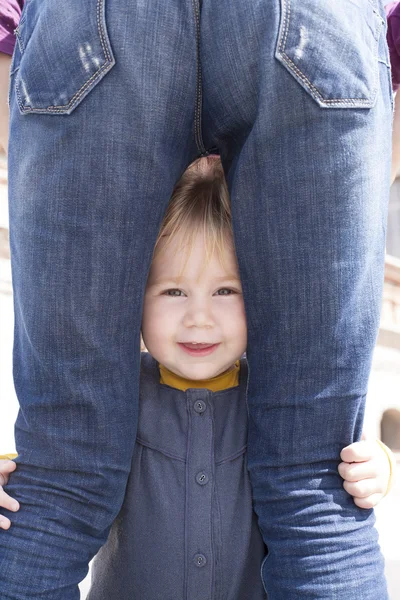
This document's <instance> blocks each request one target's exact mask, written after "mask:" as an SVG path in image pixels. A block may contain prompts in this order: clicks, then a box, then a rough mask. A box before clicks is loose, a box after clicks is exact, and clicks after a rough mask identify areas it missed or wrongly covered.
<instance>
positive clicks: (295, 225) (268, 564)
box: [0, 0, 393, 600]
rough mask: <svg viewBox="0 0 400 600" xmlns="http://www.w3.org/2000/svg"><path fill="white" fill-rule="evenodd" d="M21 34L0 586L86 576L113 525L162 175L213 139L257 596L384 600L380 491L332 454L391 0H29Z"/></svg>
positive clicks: (387, 95)
mask: <svg viewBox="0 0 400 600" xmlns="http://www.w3.org/2000/svg"><path fill="white" fill-rule="evenodd" d="M17 37H18V43H17V45H16V48H15V51H14V55H13V60H12V66H11V80H10V94H9V103H10V144H9V200H10V206H9V209H10V244H11V261H12V276H13V287H14V307H15V337H14V348H13V360H14V382H15V388H16V393H17V396H18V399H19V403H20V411H19V413H18V417H17V420H16V423H15V439H16V449H17V452H18V454H19V456H18V458H17V460H16V462H17V463H18V467H17V470H16V472H15V473H13V474H12V475H11V478H10V483H9V485H8V486H7V488H6V489H7V492H8V493H9V494H11V495H12V496H14V497H15V498H16V499H17V500H18V501H19V502H20V504H21V509H20V511H19V512H18V513H16V514H14V513H8V511H6V510H5V511H4V514H6V515H7V516H8V517H9V518H10V519H11V520H12V523H13V524H12V527H11V528H10V530H9V531H4V530H0V589H1V598H2V600H25V599H28V598H29V599H32V598H38V599H40V600H76V599H78V598H79V591H78V583H79V582H80V581H81V580H82V579H83V578H84V577H85V575H86V574H87V570H88V562H89V561H90V560H91V558H92V557H93V556H94V555H95V554H96V552H97V551H98V550H99V548H100V547H101V546H102V545H103V544H104V543H105V541H106V539H107V535H108V532H109V530H110V527H111V523H112V521H113V519H114V518H115V517H116V515H117V514H118V512H119V510H120V508H121V505H122V501H123V498H124V492H125V487H126V483H127V477H128V474H129V470H130V462H131V458H132V453H133V447H134V441H135V437H136V430H137V415H138V374H139V362H140V337H139V333H140V322H141V313H142V306H143V293H144V287H145V283H146V278H147V275H148V271H149V267H150V260H151V255H152V251H153V246H154V243H155V240H156V236H157V233H158V229H159V227H160V224H161V221H162V218H163V215H164V212H165V210H166V206H167V204H168V201H169V198H170V196H171V193H172V190H173V187H174V185H175V183H176V182H177V180H178V179H179V177H180V176H181V175H182V173H183V171H184V170H185V169H186V167H187V166H188V165H189V164H190V163H191V162H192V161H193V160H194V159H195V158H196V157H197V156H199V155H200V154H206V153H207V152H208V151H209V150H210V149H212V148H218V150H219V151H220V154H221V159H222V162H223V166H224V169H225V174H226V178H227V181H228V187H229V191H230V195H231V201H232V210H233V226H234V235H235V243H236V249H237V255H238V261H239V268H240V273H241V277H242V281H243V293H244V301H245V308H246V314H247V321H248V349H247V358H248V363H249V372H250V376H249V385H248V414H249V435H248V468H249V473H250V477H251V482H252V486H253V496H254V509H255V511H256V513H257V515H258V518H259V526H260V529H261V532H262V535H263V538H264V541H265V543H266V544H267V546H268V548H269V554H268V555H267V557H266V559H265V560H264V562H263V565H262V569H261V573H260V576H261V577H262V580H263V583H264V586H265V589H266V591H267V592H268V597H269V600H292V599H296V600H300V599H302V598H304V599H307V600H311V599H327V600H333V599H335V600H360V598H362V599H363V600H385V599H386V598H387V591H386V582H385V578H384V575H383V569H384V563H383V557H382V555H381V553H380V549H379V545H378V539H377V538H378V536H377V531H376V529H375V528H374V523H375V516H374V512H373V510H363V509H360V508H358V507H357V506H355V504H354V502H353V499H352V497H351V496H350V495H348V494H347V492H346V491H345V490H344V489H343V486H342V483H343V480H342V479H341V477H340V476H339V474H338V471H337V467H338V464H339V462H340V458H339V453H340V451H341V449H342V448H343V447H344V446H346V445H348V444H350V443H352V442H354V441H357V440H359V439H360V436H361V430H362V425H363V416H364V408H365V397H366V393H367V388H368V378H369V374H370V369H371V361H372V352H373V349H374V346H375V342H376V338H377V333H378V327H379V317H380V307H381V296H382V287H383V267H384V254H385V235H386V218H387V205H388V197H389V179H390V175H389V173H390V162H391V126H392V114H393V95H392V89H391V83H390V63H389V57H388V48H387V44H386V22H385V13H384V9H383V2H382V0H355V1H352V2H349V1H348V0H335V2H331V1H330V0H325V1H321V0H319V1H317V0H261V1H257V2H255V1H254V0H236V1H232V0H230V1H229V2H228V1H226V0H218V1H215V0H202V2H199V0H168V1H165V0H146V1H145V2H144V1H141V2H139V1H136V2H135V1H132V2H126V1H125V0H96V1H95V0H91V1H89V0H68V1H67V2H55V1H54V0H28V1H27V3H26V5H25V7H24V11H23V14H22V18H21V24H20V26H19V29H18V30H17ZM161 539H162V536H161V538H160V540H161ZM157 543H161V542H160V541H157V540H155V546H157ZM138 560H140V557H138ZM166 568H168V567H167V565H166ZM146 600H151V599H150V598H149V599H146ZM174 600H180V599H174ZM188 600H190V599H188ZM232 600H233V599H232ZM235 600H236V599H235ZM237 600H239V599H237ZM240 600H242V599H240Z"/></svg>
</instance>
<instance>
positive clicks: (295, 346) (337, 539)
mask: <svg viewBox="0 0 400 600" xmlns="http://www.w3.org/2000/svg"><path fill="white" fill-rule="evenodd" d="M385 34H386V24H385V20H384V11H383V7H382V6H381V3H380V1H379V0H377V1H376V2H375V0H371V1H367V2H347V1H341V0H340V1H337V2H334V3H332V2H328V1H327V2H315V0H290V1H289V0H282V1H279V0H271V1H266V2H253V1H252V0H245V1H244V2H227V1H226V0H220V1H219V2H213V1H212V0H203V2H202V13H201V38H200V39H201V49H202V50H201V64H202V70H203V93H204V110H203V124H204V135H205V139H208V136H209V141H210V143H216V144H217V145H218V146H219V148H220V150H221V157H222V161H223V164H224V168H225V172H226V176H227V180H228V186H229V190H230V194H231V201H232V210H233V226H234V234H235V243H236V249H237V254H238V260H239V267H240V272H241V277H242V280H243V293H244V300H245V306H246V314H247V319H248V350H247V357H248V362H249V371H250V376H249V385H248V413H249V436H248V468H249V473H250V477H251V482H252V485H253V498H254V509H255V511H256V513H257V515H258V519H259V526H260V529H261V532H262V535H263V538H264V541H265V543H266V544H267V545H268V548H269V554H268V557H267V558H266V560H265V561H264V562H263V566H262V569H261V576H262V579H263V582H264V587H265V589H266V591H267V592H268V598H269V600H288V599H292V598H296V600H298V599H300V598H305V599H307V600H311V599H319V600H321V599H322V598H326V599H327V600H328V599H329V600H332V599H333V598H335V600H339V599H341V600H342V599H343V600H359V599H360V598H363V600H384V599H385V598H387V591H386V582H385V578H384V575H383V568H384V567H383V557H382V555H381V554H380V550H379V545H378V541H377V537H378V536H377V532H376V530H375V528H374V522H375V517H374V512H373V510H368V511H366V510H362V509H359V508H358V507H357V506H355V505H354V503H353V499H352V498H351V496H350V495H348V494H347V492H346V491H345V490H344V488H343V487H342V479H341V478H340V476H339V474H338V472H337V467H338V464H339V462H340V458H339V453H340V450H341V449H342V448H343V447H344V446H346V445H348V444H350V443H352V442H353V441H356V440H359V439H360V436H361V430H362V423H363V415H364V407H365V397H366V393H367V387H368V378H369V374H370V368H371V360H372V352H373V348H374V345H375V342H376V337H377V333H378V326H379V316H380V307H381V294H382V285H383V267H384V252H385V233H386V216H387V203H388V196H389V179H390V159H391V123H392V101H393V98H392V96H391V87H390V66H389V65H390V63H389V60H388V52H387V46H386V37H385Z"/></svg>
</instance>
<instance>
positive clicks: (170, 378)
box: [158, 360, 240, 392]
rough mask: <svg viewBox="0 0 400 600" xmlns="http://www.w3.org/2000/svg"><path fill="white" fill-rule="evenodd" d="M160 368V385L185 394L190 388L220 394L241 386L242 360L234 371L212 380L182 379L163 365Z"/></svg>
mask: <svg viewBox="0 0 400 600" xmlns="http://www.w3.org/2000/svg"><path fill="white" fill-rule="evenodd" d="M158 366H159V369H160V383H164V384H165V385H169V386H170V387H173V388H177V389H178V390H182V391H183V392H185V391H186V390H187V389H188V388H207V389H208V390H211V391H212V392H219V391H220V390H225V389H226V388H230V387H234V386H235V385H239V369H240V360H237V361H236V362H235V366H234V368H233V369H232V370H230V371H225V372H224V373H221V374H220V375H217V376H216V377H212V378H211V379H200V380H198V381H195V380H192V379H185V378H184V377H180V375H176V374H175V373H173V372H172V371H170V370H169V369H167V368H166V367H164V366H163V365H162V364H161V363H158Z"/></svg>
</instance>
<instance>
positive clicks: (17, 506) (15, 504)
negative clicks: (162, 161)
mask: <svg viewBox="0 0 400 600" xmlns="http://www.w3.org/2000/svg"><path fill="white" fill-rule="evenodd" d="M18 509H19V504H18V502H11V510H18Z"/></svg>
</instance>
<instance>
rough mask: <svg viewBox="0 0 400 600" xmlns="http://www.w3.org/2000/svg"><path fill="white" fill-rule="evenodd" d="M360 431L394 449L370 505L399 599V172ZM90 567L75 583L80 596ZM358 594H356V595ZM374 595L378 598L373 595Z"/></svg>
mask: <svg viewBox="0 0 400 600" xmlns="http://www.w3.org/2000/svg"><path fill="white" fill-rule="evenodd" d="M0 315H1V326H0V327H1V336H0V382H1V384H0V393H1V398H2V402H1V407H2V411H1V420H0V454H7V453H14V452H16V448H15V442H14V422H15V419H16V417H17V412H18V401H17V398H16V395H15V390H14V385H13V378H12V345H13V327H14V315H13V294H12V284H11V265H10V249H9V230H8V196H7V159H6V156H5V154H4V151H3V150H2V148H1V147H0ZM364 431H365V432H366V434H367V436H371V437H379V438H380V439H382V441H383V442H385V444H387V445H388V446H389V447H390V448H391V449H392V451H393V452H394V453H395V455H396V459H397V478H396V479H397V481H396V483H395V486H394V488H393V490H392V491H391V492H390V494H389V496H387V497H386V498H385V499H384V500H382V501H381V503H380V504H379V505H378V507H377V508H376V510H375V513H376V517H377V528H378V532H379V540H380V544H381V547H382V551H383V554H384V556H385V562H386V574H387V579H388V584H389V591H390V599H391V600H400V544H399V542H398V540H400V473H399V471H400V177H398V178H397V179H396V180H395V182H394V184H393V185H392V187H391V195H390V203H389V217H388V229H387V244H386V261H385V283H384V292H383V298H382V317H381V323H380V330H379V335H378V339H377V344H376V347H375V352H374V359H373V367H372V373H371V377H370V382H369V392H368V397H367V407H366V414H365V423H364ZM89 585H90V571H89V573H88V576H87V577H86V579H85V580H84V581H83V582H82V583H81V585H80V589H81V598H82V599H83V598H85V597H86V593H87V591H88V588H89ZM360 600H362V599H361V598H360ZM377 600H378V599H377Z"/></svg>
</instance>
